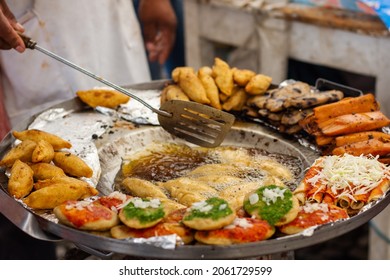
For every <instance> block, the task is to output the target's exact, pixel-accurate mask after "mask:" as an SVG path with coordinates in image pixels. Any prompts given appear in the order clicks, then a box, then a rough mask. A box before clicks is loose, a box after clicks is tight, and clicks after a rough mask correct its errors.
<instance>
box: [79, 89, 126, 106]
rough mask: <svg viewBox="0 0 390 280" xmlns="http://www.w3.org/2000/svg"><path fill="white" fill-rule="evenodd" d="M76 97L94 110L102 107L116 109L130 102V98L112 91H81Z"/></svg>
mask: <svg viewBox="0 0 390 280" xmlns="http://www.w3.org/2000/svg"><path fill="white" fill-rule="evenodd" d="M76 95H77V96H78V97H79V98H80V99H81V101H83V102H84V103H85V104H87V105H88V106H90V107H92V108H95V107H98V106H101V107H106V108H112V109H114V108H116V107H118V106H119V105H120V104H125V103H127V102H128V101H129V100H130V97H129V96H127V95H125V94H123V93H121V92H119V91H116V90H112V89H90V90H84V91H82V90H79V91H77V92H76Z"/></svg>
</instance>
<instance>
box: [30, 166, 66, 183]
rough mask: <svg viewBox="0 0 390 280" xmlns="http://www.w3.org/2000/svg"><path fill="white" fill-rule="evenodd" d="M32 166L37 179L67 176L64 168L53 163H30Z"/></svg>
mask: <svg viewBox="0 0 390 280" xmlns="http://www.w3.org/2000/svg"><path fill="white" fill-rule="evenodd" d="M30 168H31V169H32V171H33V172H34V180H35V181H39V180H47V179H51V178H54V177H64V176H66V175H65V172H64V170H62V169H61V168H59V167H57V166H55V165H54V164H51V163H46V162H38V163H33V164H31V165H30Z"/></svg>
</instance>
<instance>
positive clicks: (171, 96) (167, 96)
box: [160, 85, 190, 104]
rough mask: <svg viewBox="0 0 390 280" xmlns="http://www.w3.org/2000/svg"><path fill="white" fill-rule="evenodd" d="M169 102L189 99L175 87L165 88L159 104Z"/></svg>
mask: <svg viewBox="0 0 390 280" xmlns="http://www.w3.org/2000/svg"><path fill="white" fill-rule="evenodd" d="M169 100H184V101H189V100H190V99H189V98H188V96H187V95H186V94H185V93H184V91H183V90H182V89H181V88H180V87H179V86H177V85H168V86H166V87H165V88H164V89H163V91H162V93H161V101H160V102H161V104H164V103H165V102H167V101H169Z"/></svg>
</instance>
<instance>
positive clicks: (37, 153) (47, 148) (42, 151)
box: [31, 139, 54, 162]
mask: <svg viewBox="0 0 390 280" xmlns="http://www.w3.org/2000/svg"><path fill="white" fill-rule="evenodd" d="M53 158H54V149H53V146H52V145H51V144H50V143H49V142H47V141H46V140H44V139H41V140H39V141H38V143H37V146H36V147H35V149H34V151H33V153H32V155H31V161H32V162H51V161H52V160H53Z"/></svg>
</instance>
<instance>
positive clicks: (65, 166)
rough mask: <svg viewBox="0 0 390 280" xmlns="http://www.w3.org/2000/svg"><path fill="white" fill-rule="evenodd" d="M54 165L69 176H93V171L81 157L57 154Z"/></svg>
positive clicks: (64, 153)
mask: <svg viewBox="0 0 390 280" xmlns="http://www.w3.org/2000/svg"><path fill="white" fill-rule="evenodd" d="M53 163H54V164H55V165H56V166H58V167H60V168H61V169H62V170H64V172H65V173H66V174H67V175H69V176H74V177H87V178H90V177H92V175H93V170H92V169H91V168H90V167H89V166H88V165H87V164H86V163H85V162H84V161H83V160H82V159H81V158H80V157H78V156H77V155H74V154H72V153H69V152H56V153H55V154H54V158H53Z"/></svg>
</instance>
